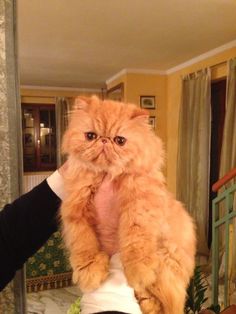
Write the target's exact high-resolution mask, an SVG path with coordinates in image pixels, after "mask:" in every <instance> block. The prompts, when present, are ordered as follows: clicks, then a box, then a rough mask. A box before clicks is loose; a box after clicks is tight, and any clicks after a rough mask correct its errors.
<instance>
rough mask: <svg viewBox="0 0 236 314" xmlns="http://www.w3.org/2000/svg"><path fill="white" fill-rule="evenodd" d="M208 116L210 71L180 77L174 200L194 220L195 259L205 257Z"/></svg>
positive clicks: (208, 140) (206, 247)
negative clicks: (184, 207) (180, 93)
mask: <svg viewBox="0 0 236 314" xmlns="http://www.w3.org/2000/svg"><path fill="white" fill-rule="evenodd" d="M210 113H211V103H210V70H209V69H206V70H202V71H199V72H197V73H194V74H191V75H188V76H186V77H184V78H183V80H182V103H181V108H180V120H179V149H178V160H177V198H178V199H179V200H180V201H182V202H183V203H184V204H185V206H186V208H187V210H188V211H189V212H190V214H191V215H192V216H193V217H194V219H195V222H196V225H197V237H198V239H197V240H198V256H207V255H208V254H209V252H208V251H209V250H208V246H207V233H208V206H209V156H210V123H211V119H210Z"/></svg>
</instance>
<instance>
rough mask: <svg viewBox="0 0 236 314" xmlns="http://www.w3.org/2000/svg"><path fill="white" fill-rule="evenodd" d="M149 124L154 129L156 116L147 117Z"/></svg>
mask: <svg viewBox="0 0 236 314" xmlns="http://www.w3.org/2000/svg"><path fill="white" fill-rule="evenodd" d="M148 121H149V124H150V125H151V126H152V127H153V129H154V130H155V129H156V117H155V116H150V117H149V118H148Z"/></svg>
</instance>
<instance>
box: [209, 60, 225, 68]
mask: <svg viewBox="0 0 236 314" xmlns="http://www.w3.org/2000/svg"><path fill="white" fill-rule="evenodd" d="M223 64H227V61H221V62H219V63H216V64H213V65H211V66H210V69H212V68H216V67H218V66H220V65H223Z"/></svg>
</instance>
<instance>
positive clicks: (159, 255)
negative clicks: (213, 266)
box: [61, 96, 196, 314]
mask: <svg viewBox="0 0 236 314" xmlns="http://www.w3.org/2000/svg"><path fill="white" fill-rule="evenodd" d="M86 132H94V133H96V134H97V135H98V137H97V138H96V139H94V140H92V141H88V140H87V139H86V137H85V134H86ZM116 136H122V137H124V138H126V140H127V141H126V143H125V144H124V145H123V146H120V145H117V144H116V143H115V142H114V138H115V137H116ZM104 139H105V144H104V143H103V141H102V140H104ZM63 151H64V153H67V154H68V168H67V171H66V175H65V189H66V198H65V200H64V201H63V204H62V209H61V217H62V224H63V234H64V238H65V242H66V245H67V247H68V249H69V252H70V262H71V265H72V268H73V280H74V282H75V283H78V285H79V286H80V288H81V289H82V291H90V290H93V289H96V288H97V287H98V286H99V285H100V284H101V283H102V282H103V281H104V280H105V279H106V278H107V275H108V273H109V269H108V265H109V256H108V255H107V254H106V253H105V252H104V251H103V250H102V248H101V245H100V243H99V241H98V239H97V235H96V219H97V216H96V215H97V214H96V208H95V206H96V204H95V202H94V199H95V196H96V191H97V190H98V188H99V186H100V185H101V182H102V181H103V180H104V177H105V176H106V177H107V176H108V177H109V179H110V182H112V185H113V189H114V194H115V196H116V198H115V199H116V202H115V203H114V204H113V205H112V208H113V210H115V211H116V213H117V219H118V220H119V223H118V226H119V227H118V243H117V244H118V250H119V252H120V255H121V261H122V264H123V266H124V272H125V275H126V277H127V280H128V283H129V284H130V286H132V287H133V288H134V291H135V295H136V298H137V299H138V301H139V304H140V307H141V309H142V312H143V313H145V314H157V313H160V314H182V313H183V312H184V303H185V295H186V288H187V285H188V283H189V280H190V277H191V276H192V274H193V269H194V257H195V248H196V240H195V228H194V224H193V222H192V219H191V218H190V216H189V215H188V213H187V212H186V210H185V209H184V207H183V205H182V204H181V203H180V202H178V201H176V200H175V199H174V198H173V196H172V195H171V194H170V193H169V192H168V191H167V189H166V185H165V180H164V177H163V174H162V166H163V148H162V142H161V140H160V139H159V138H158V137H157V136H155V135H154V132H153V131H152V130H151V127H150V125H149V124H148V116H147V113H146V111H144V110H142V109H140V108H138V107H137V106H135V105H133V104H125V103H120V102H114V101H111V100H105V101H102V100H100V99H98V98H97V97H95V96H93V97H91V98H90V99H83V98H82V99H81V98H77V99H76V101H75V107H74V110H73V113H72V115H71V119H70V123H69V127H68V130H67V131H66V133H65V135H64V138H63Z"/></svg>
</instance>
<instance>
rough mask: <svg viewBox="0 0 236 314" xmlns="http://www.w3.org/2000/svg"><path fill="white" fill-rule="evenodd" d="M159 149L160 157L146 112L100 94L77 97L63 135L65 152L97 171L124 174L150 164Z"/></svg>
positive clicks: (156, 141) (160, 149)
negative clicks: (85, 97)
mask: <svg viewBox="0 0 236 314" xmlns="http://www.w3.org/2000/svg"><path fill="white" fill-rule="evenodd" d="M156 149H158V150H159V153H158V156H161V154H162V148H161V144H160V142H159V141H158V139H157V138H156V137H155V136H154V134H153V131H152V130H151V127H150V126H149V124H148V115H147V113H146V111H144V110H142V109H140V108H138V107H137V106H135V105H132V104H124V103H119V102H114V101H110V100H105V101H101V100H99V99H98V98H97V97H91V98H90V99H80V98H77V99H76V101H75V109H74V111H73V112H72V114H71V119H70V123H69V127H68V130H67V131H66V133H65V135H64V138H63V151H64V152H65V153H67V154H69V155H73V156H74V157H76V158H78V159H79V160H81V161H83V162H84V163H86V164H87V165H88V166H92V167H95V168H97V169H98V170H104V171H107V172H109V171H114V172H116V173H122V172H125V171H134V170H135V168H136V169H137V167H138V168H140V167H144V166H146V165H147V164H148V163H151V162H152V160H151V159H152V158H154V155H153V154H152V153H151V152H153V151H155V150H156ZM156 156H157V155H156Z"/></svg>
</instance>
